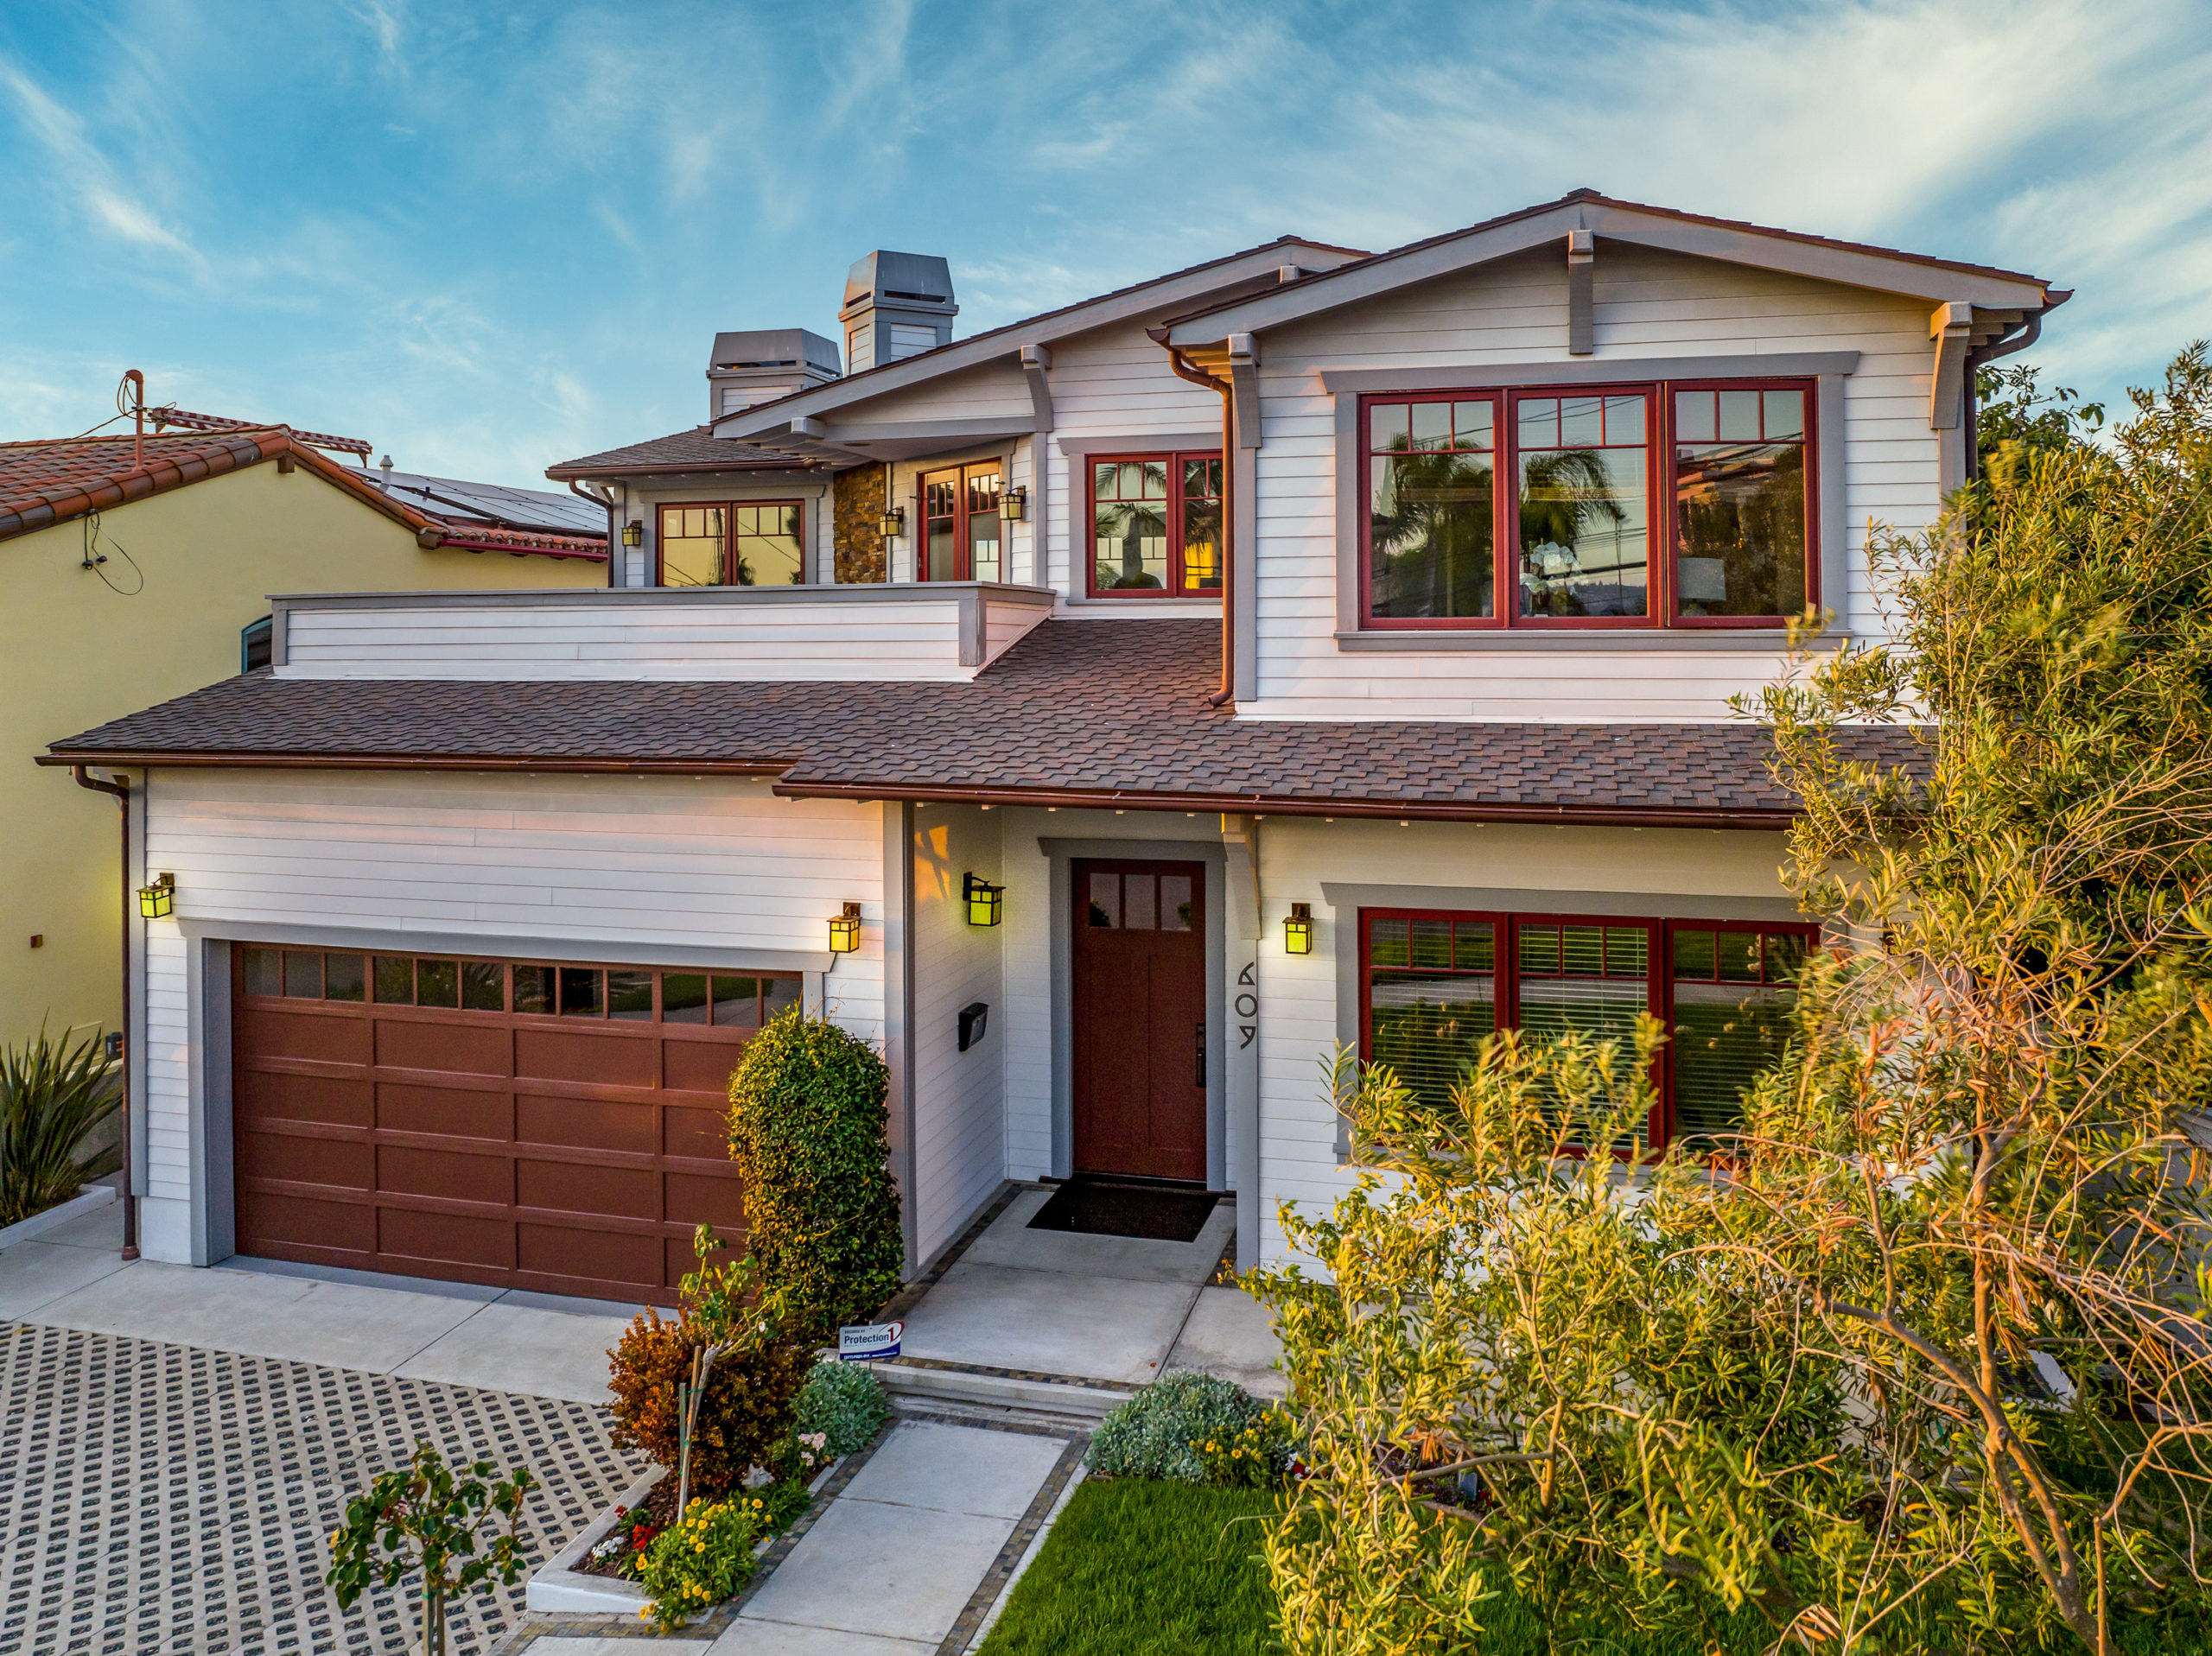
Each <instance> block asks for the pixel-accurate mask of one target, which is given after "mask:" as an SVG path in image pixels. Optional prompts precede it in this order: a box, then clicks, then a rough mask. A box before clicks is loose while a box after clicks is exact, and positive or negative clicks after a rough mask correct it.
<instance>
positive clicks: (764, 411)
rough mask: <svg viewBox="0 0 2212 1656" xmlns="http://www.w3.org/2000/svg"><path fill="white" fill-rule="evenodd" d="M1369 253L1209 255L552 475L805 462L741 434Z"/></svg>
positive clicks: (1284, 250) (1289, 244) (1265, 248)
mask: <svg viewBox="0 0 2212 1656" xmlns="http://www.w3.org/2000/svg"><path fill="white" fill-rule="evenodd" d="M1365 257H1367V255H1366V254H1365V253H1364V252H1363V251H1360V250H1358V249H1357V248H1350V247H1337V246H1333V245H1332V244H1329V243H1327V242H1317V241H1309V240H1307V239H1306V238H1304V237H1302V236H1281V237H1278V238H1276V239H1275V240H1274V241H1271V242H1267V243H1264V244H1262V245H1260V246H1258V247H1248V248H1245V249H1244V250H1243V251H1241V252H1236V253H1230V254H1225V255H1224V256H1223V257H1220V258H1216V259H1208V260H1206V261H1205V263H1199V264H1193V265H1190V266H1188V267H1186V268H1185V269H1184V270H1174V271H1171V272H1169V273H1168V274H1167V275H1166V276H1154V277H1153V278H1152V279H1151V280H1149V281H1146V282H1136V283H1135V284H1133V285H1132V286H1129V287H1127V288H1117V289H1115V290H1114V291H1113V292H1111V293H1106V294H1100V295H1097V296H1096V298H1092V299H1084V300H1080V301H1077V302H1076V303H1075V304H1072V305H1063V306H1061V307H1060V308H1058V310H1048V311H1046V312H1043V313H1042V314H1039V315H1036V316H1030V317H1026V318H1024V319H1023V320H1020V321H1018V322H1009V323H1007V325H1006V326H1005V327H995V328H992V329H991V330H989V331H988V333H976V334H973V335H970V336H969V338H967V339H955V340H953V341H952V342H951V343H950V345H941V346H937V347H936V348H935V349H934V350H930V351H924V352H918V353H917V354H915V355H913V356H911V357H901V358H899V359H898V360H897V361H895V362H887V363H882V364H880V365H877V366H875V367H874V368H868V369H863V370H862V371H861V372H859V373H856V374H848V375H846V376H845V377H844V378H842V379H836V380H832V381H830V382H829V384H826V385H815V386H810V387H808V388H807V389H805V390H798V391H794V392H792V393H791V395H790V396H788V397H777V398H775V399H773V400H772V401H771V402H766V403H755V404H753V406H752V407H751V408H748V409H738V410H737V411H735V412H734V413H731V414H726V415H724V416H721V418H719V419H717V420H715V421H714V422H711V423H709V424H708V425H704V426H699V427H696V428H693V429H692V430H690V431H680V432H677V433H675V434H673V435H670V436H666V437H658V438H655V439H653V440H652V441H648V442H643V443H635V444H632V445H631V446H629V447H625V448H614V449H609V450H607V452H606V453H605V454H588V455H585V456H584V457H583V458H582V459H581V460H563V461H562V462H561V463H560V464H559V465H558V466H548V467H547V468H546V471H545V475H546V476H548V477H550V478H556V479H562V478H588V477H620V476H632V477H634V476H637V475H639V474H640V473H651V472H671V471H684V472H697V471H722V470H735V469H741V468H745V467H749V466H764V465H766V466H792V465H795V464H804V460H800V459H795V458H794V457H793V456H791V455H790V454H779V453H774V452H772V451H770V450H768V449H765V448H758V447H753V446H752V445H750V444H747V443H746V442H744V441H741V440H742V439H744V438H746V437H749V436H755V435H767V434H772V433H780V432H782V431H783V430H785V429H786V428H788V426H789V424H790V422H791V420H793V419H794V418H798V417H804V416H817V415H822V414H826V413H828V412H829V411H831V410H832V409H841V408H844V407H846V406H847V405H849V404H850V403H858V402H861V401H863V400H865V399H867V398H869V397H881V396H883V395H884V394H886V393H887V392H890V391H896V390H904V389H906V387H908V386H911V385H915V384H921V383H922V382H924V381H925V380H930V379H934V378H938V376H939V375H942V374H952V373H958V372H960V371H962V370H963V369H967V368H975V367H979V366H981V365H983V364H985V363H990V362H997V361H1001V360H1003V359H1004V358H1007V357H1010V356H1012V355H1014V353H1015V352H1018V351H1020V348H1021V347H1022V346H1025V345H1047V344H1049V343H1051V342H1052V340H1054V339H1065V338H1067V337H1069V336H1070V335H1071V334H1076V333H1088V332H1089V331H1090V329H1092V328H1096V327H1109V326H1110V325H1112V324H1113V323H1115V322H1120V321H1128V320H1134V319H1135V318H1138V317H1142V316H1150V315H1156V314H1159V313H1160V311H1161V310H1163V309H1172V308H1175V307H1177V306H1179V305H1189V304H1195V303H1197V302H1198V301H1201V300H1203V299H1205V298H1207V297H1210V296H1211V295H1217V294H1219V293H1220V292H1222V291H1223V289H1229V288H1238V287H1245V286H1251V285H1258V284H1262V283H1272V282H1274V281H1275V280H1276V272H1277V270H1280V269H1281V266H1283V265H1284V264H1287V263H1294V264H1301V265H1303V264H1306V263H1310V262H1311V261H1312V260H1315V259H1318V260H1319V261H1322V262H1324V263H1329V264H1336V263H1342V262H1343V261H1344V260H1347V259H1362V258H1365ZM716 433H721V434H725V435H715V434H716Z"/></svg>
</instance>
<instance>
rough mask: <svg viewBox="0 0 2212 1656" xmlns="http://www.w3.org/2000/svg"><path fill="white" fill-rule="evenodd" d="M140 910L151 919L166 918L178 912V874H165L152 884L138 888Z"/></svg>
mask: <svg viewBox="0 0 2212 1656" xmlns="http://www.w3.org/2000/svg"><path fill="white" fill-rule="evenodd" d="M138 912H139V913H140V914H141V915H142V916H143V917H145V918H146V919H149V920H166V919H168V917H169V916H170V915H172V914H174V913H175V912H176V876H175V874H163V875H162V877H161V878H160V879H157V880H156V881H155V882H154V883H153V884H152V885H141V886H140V887H139V888H138Z"/></svg>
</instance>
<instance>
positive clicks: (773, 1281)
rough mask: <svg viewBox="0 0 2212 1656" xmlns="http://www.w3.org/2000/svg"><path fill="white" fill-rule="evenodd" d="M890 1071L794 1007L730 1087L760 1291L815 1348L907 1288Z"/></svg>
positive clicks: (751, 1047) (853, 1039) (762, 1037)
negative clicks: (894, 1173) (888, 1102)
mask: <svg viewBox="0 0 2212 1656" xmlns="http://www.w3.org/2000/svg"><path fill="white" fill-rule="evenodd" d="M890 1087H891V1072H890V1070H889V1069H887V1068H886V1067H885V1065H884V1062H883V1060H882V1059H881V1058H880V1057H879V1056H877V1055H876V1052H875V1050H874V1048H873V1047H871V1046H869V1045H868V1043H867V1042H865V1041H863V1040H861V1039H860V1038H859V1037H857V1036H854V1035H849V1034H847V1033H846V1032H845V1031H843V1030H842V1029H840V1028H838V1027H837V1026H836V1025H835V1024H832V1023H830V1022H829V1020H828V1019H827V1018H809V1017H807V1016H806V1015H805V1013H804V1012H802V1011H801V1010H800V1009H799V1008H798V1007H796V1006H794V1007H792V1008H791V1010H790V1011H788V1012H785V1013H784V1014H783V1015H782V1016H780V1017H779V1018H776V1019H775V1020H774V1021H773V1022H772V1023H771V1024H769V1025H768V1026H767V1027H766V1029H764V1030H762V1031H760V1033H759V1034H758V1035H756V1036H754V1037H753V1038H752V1039H751V1040H750V1041H748V1042H747V1043H746V1046H745V1056H744V1057H743V1058H742V1059H741V1061H740V1062H739V1063H738V1067H737V1073H736V1074H735V1075H732V1076H731V1077H730V1084H729V1099H730V1111H729V1153H730V1155H731V1157H732V1158H734V1160H735V1161H736V1163H737V1164H738V1167H739V1169H740V1170H741V1171H742V1172H743V1173H744V1175H745V1218H746V1227H747V1234H746V1245H747V1252H748V1253H750V1254H751V1255H752V1257H753V1261H754V1262H755V1264H756V1265H757V1266H758V1267H759V1278H758V1279H759V1283H760V1291H761V1294H762V1295H763V1297H764V1298H770V1299H772V1301H773V1302H774V1303H775V1304H777V1305H778V1307H779V1310H781V1312H782V1314H783V1316H784V1317H785V1319H786V1325H787V1326H788V1327H789V1328H790V1329H792V1331H793V1332H794V1334H795V1335H796V1336H798V1337H802V1338H804V1339H808V1340H810V1341H811V1342H813V1343H815V1344H817V1345H823V1344H827V1343H828V1342H830V1341H832V1340H834V1339H835V1338H836V1333H837V1329H838V1328H839V1326H840V1325H842V1324H844V1323H865V1322H867V1321H868V1320H869V1319H870V1318H872V1317H874V1315H875V1313H876V1310H877V1308H878V1307H880V1305H881V1304H883V1303H884V1301H886V1300H887V1299H889V1298H891V1296H892V1295H893V1294H894V1293H896V1292H898V1291H899V1279H900V1275H901V1272H903V1270H904V1268H905V1266H906V1244H905V1240H904V1239H903V1237H902V1236H901V1234H900V1231H899V1192H898V1190H897V1187H896V1186H894V1185H893V1183H892V1180H891V1171H890V1161H891V1140H890V1117H889V1113H888V1111H887V1108H886V1107H885V1102H884V1101H885V1099H886V1097H887V1094H889V1091H890Z"/></svg>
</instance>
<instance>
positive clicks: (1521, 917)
mask: <svg viewBox="0 0 2212 1656" xmlns="http://www.w3.org/2000/svg"><path fill="white" fill-rule="evenodd" d="M1359 936H1360V945H1359V946H1360V955H1359V1006H1360V1031H1359V1036H1360V1056H1361V1057H1362V1058H1363V1059H1365V1060H1366V1061H1367V1062H1369V1063H1387V1064H1389V1066H1390V1067H1391V1068H1392V1069H1394V1070H1395V1071H1396V1072H1397V1075H1398V1079H1399V1080H1400V1081H1401V1082H1404V1084H1405V1085H1406V1087H1407V1088H1408V1089H1409V1090H1410V1091H1411V1092H1412V1093H1413V1094H1414V1097H1415V1098H1416V1099H1417V1100H1419V1101H1421V1102H1422V1103H1424V1104H1427V1105H1429V1106H1431V1107H1440V1106H1442V1105H1444V1104H1445V1103H1446V1101H1448V1099H1449V1096H1450V1093H1451V1089H1452V1084H1453V1083H1454V1082H1456V1081H1457V1080H1458V1079H1459V1075H1460V1074H1461V1073H1462V1071H1463V1070H1464V1069H1465V1068H1466V1067H1467V1066H1469V1065H1471V1064H1472V1063H1474V1061H1475V1059H1476V1057H1477V1056H1478V1053H1479V1051H1480V1050H1481V1046H1482V1043H1483V1040H1484V1037H1487V1036H1489V1035H1491V1033H1492V1032H1494V1031H1498V1030H1505V1029H1515V1030H1519V1031H1522V1038H1523V1039H1524V1040H1526V1041H1541V1040H1544V1039H1547V1038H1551V1037H1558V1036H1560V1035H1562V1034H1565V1033H1567V1031H1580V1033H1582V1034H1583V1035H1585V1036H1586V1037H1588V1038H1589V1039H1590V1040H1592V1041H1593V1042H1598V1041H1607V1040H1617V1041H1618V1042H1619V1043H1620V1044H1621V1047H1622V1050H1623V1051H1624V1052H1627V1051H1630V1050H1632V1044H1633V1041H1634V1037H1635V1032H1636V1020H1637V1017H1638V1016H1639V1015H1640V1014H1643V1013H1644V1012H1649V1013H1650V1014H1651V1015H1652V1016H1654V1017H1656V1018H1658V1019H1659V1020H1660V1022H1661V1023H1662V1025H1665V1026H1666V1029H1667V1031H1668V1042H1667V1044H1666V1046H1665V1047H1663V1048H1662V1050H1661V1052H1660V1056H1659V1060H1658V1063H1657V1065H1656V1072H1655V1075H1654V1077H1653V1079H1654V1082H1655V1084H1656V1090H1657V1093H1658V1103H1657V1106H1656V1108H1655V1109H1654V1111H1653V1113H1652V1116H1651V1120H1649V1123H1648V1124H1647V1126H1646V1134H1647V1137H1646V1142H1647V1143H1649V1144H1655V1145H1656V1144H1663V1143H1666V1142H1667V1141H1669V1139H1679V1140H1681V1141H1683V1142H1684V1143H1686V1144H1689V1145H1697V1144H1700V1143H1703V1142H1707V1141H1710V1140H1712V1139H1715V1138H1717V1137H1719V1135H1723V1134H1726V1133H1731V1132H1733V1131H1735V1130H1736V1129H1737V1128H1738V1126H1740V1124H1741V1121H1742V1096H1743V1091H1744V1088H1745V1087H1747V1086H1748V1085H1750V1083H1751V1081H1752V1080H1753V1078H1754V1077H1756V1076H1757V1075H1758V1074H1759V1072H1760V1071H1761V1070H1763V1069H1766V1068H1767V1067H1768V1066H1770V1064H1772V1063H1774V1062H1775V1061H1776V1059H1777V1058H1778V1057H1780V1056H1781V1054H1782V1047H1783V1042H1784V1041H1785V1040H1786V1039H1787V1038H1788V1033H1789V1018H1790V1014H1791V1012H1792V1009H1793V1008H1794V1006H1795V1005H1796V988H1795V984H1796V978H1797V973H1798V969H1799V968H1800V967H1801V966H1802V964H1803V962H1804V959H1805V954H1806V951H1807V949H1808V948H1810V947H1811V946H1812V943H1813V942H1814V940H1815V938H1816V936H1818V931H1817V929H1816V928H1815V927H1812V926H1806V925H1797V924H1790V923H1738V922H1724V921H1708V920H1662V919H1645V918H1637V917H1605V916H1589V915H1541V914H1495V913H1493V914H1481V913H1458V912H1452V911H1448V910H1401V909H1363V910H1361V911H1360V916H1359Z"/></svg>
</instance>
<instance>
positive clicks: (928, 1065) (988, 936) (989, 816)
mask: <svg viewBox="0 0 2212 1656" xmlns="http://www.w3.org/2000/svg"><path fill="white" fill-rule="evenodd" d="M969 873H972V874H975V875H976V876H978V877H979V878H981V879H988V880H990V881H991V882H993V883H994V884H996V883H998V881H999V879H1000V853H999V836H998V829H997V822H996V819H995V815H994V814H993V813H990V812H988V811H981V810H976V809H973V808H972V807H955V806H942V805H927V806H922V807H919V808H918V809H916V811H915V814H914V1228H915V1250H914V1251H915V1257H916V1259H917V1260H922V1259H929V1258H930V1257H931V1255H932V1254H934V1253H937V1251H938V1249H939V1248H941V1247H944V1245H945V1244H946V1243H947V1242H949V1241H950V1240H952V1239H953V1238H954V1237H956V1236H957V1235H958V1234H960V1232H961V1230H962V1229H963V1228H964V1227H965V1226H966V1224H967V1222H968V1221H969V1219H970V1218H972V1217H973V1216H974V1215H975V1213H976V1209H978V1208H980V1207H982V1204H983V1203H984V1202H986V1201H988V1199H989V1197H990V1196H991V1193H992V1192H993V1191H995V1190H997V1189H998V1187H999V1183H1000V1181H1001V1179H1003V1178H1004V1177H1006V1111H1005V1100H1004V1092H1005V1069H1004V1057H1005V1050H1006V1047H1005V1042H1006V1035H1005V1029H1006V1006H1005V1004H1004V1002H1005V999H1006V997H1005V993H1004V988H1003V974H1002V973H1001V966H1000V962H1001V953H1002V949H1003V947H1004V940H1005V936H1006V929H1005V927H1004V926H1002V925H1001V926H997V927H982V926H971V925H969V923H968V910H967V904H966V903H965V901H964V900H963V895H962V893H963V884H962V877H963V875H965V874H969ZM979 1000H980V1001H982V1002H983V1003H984V1004H985V1005H986V1006H988V1007H989V1008H990V1015H989V1018H988V1020H987V1022H986V1025H985V1030H984V1036H983V1039H982V1043H981V1044H979V1045H976V1046H973V1047H970V1048H969V1050H967V1051H965V1052H963V1051H961V1050H959V1048H960V1043H959V1038H958V1037H959V1013H960V1009H961V1008H962V1007H963V1006H968V1005H969V1004H971V1003H972V1002H975V1001H979Z"/></svg>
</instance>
